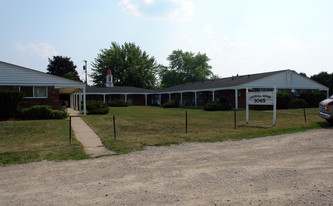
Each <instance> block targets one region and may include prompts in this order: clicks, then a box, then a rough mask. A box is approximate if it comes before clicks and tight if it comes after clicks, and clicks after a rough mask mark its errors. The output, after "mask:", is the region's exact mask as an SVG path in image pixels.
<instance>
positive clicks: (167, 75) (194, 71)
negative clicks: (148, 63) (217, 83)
mask: <svg viewBox="0 0 333 206" xmlns="http://www.w3.org/2000/svg"><path fill="white" fill-rule="evenodd" d="M167 60H168V61H169V62H170V63H169V67H164V68H162V69H161V71H160V76H161V87H162V88H166V87H170V86H174V85H177V84H183V83H186V82H195V81H203V80H206V79H209V77H210V76H212V75H213V73H212V71H211V68H212V67H211V66H210V65H209V64H208V62H209V60H210V59H209V58H208V57H207V55H206V54H201V53H197V54H194V53H192V52H183V51H182V50H174V51H173V52H172V53H171V54H170V55H169V56H168V58H167Z"/></svg>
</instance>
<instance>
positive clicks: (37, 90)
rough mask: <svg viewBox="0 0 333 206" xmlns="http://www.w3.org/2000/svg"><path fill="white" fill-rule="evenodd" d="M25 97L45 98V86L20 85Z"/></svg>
mask: <svg viewBox="0 0 333 206" xmlns="http://www.w3.org/2000/svg"><path fill="white" fill-rule="evenodd" d="M20 90H21V91H22V92H24V94H25V96H24V97H25V98H47V87H32V86H29V87H20Z"/></svg>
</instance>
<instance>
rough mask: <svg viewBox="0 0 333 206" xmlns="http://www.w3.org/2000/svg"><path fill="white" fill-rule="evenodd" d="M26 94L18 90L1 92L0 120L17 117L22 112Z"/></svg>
mask: <svg viewBox="0 0 333 206" xmlns="http://www.w3.org/2000/svg"><path fill="white" fill-rule="evenodd" d="M23 97H24V93H23V92H20V91H16V90H0V118H1V119H2V118H8V117H15V116H17V115H18V114H19V113H20V111H21V104H22V101H23Z"/></svg>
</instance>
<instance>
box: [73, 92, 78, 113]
mask: <svg viewBox="0 0 333 206" xmlns="http://www.w3.org/2000/svg"><path fill="white" fill-rule="evenodd" d="M77 108H78V105H77V93H75V94H74V109H75V110H77Z"/></svg>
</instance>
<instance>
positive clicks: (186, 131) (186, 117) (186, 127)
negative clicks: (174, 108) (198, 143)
mask: <svg viewBox="0 0 333 206" xmlns="http://www.w3.org/2000/svg"><path fill="white" fill-rule="evenodd" d="M185 133H186V134H187V110H186V112H185Z"/></svg>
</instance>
